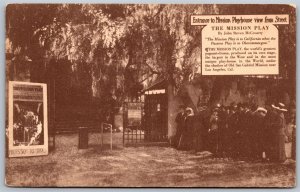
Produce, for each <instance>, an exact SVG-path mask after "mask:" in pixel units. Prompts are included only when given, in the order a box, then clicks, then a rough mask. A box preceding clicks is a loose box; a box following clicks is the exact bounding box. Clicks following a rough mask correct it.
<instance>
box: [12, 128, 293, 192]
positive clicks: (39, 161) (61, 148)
mask: <svg viewBox="0 0 300 192" xmlns="http://www.w3.org/2000/svg"><path fill="white" fill-rule="evenodd" d="M121 135H122V133H115V134H114V143H115V144H114V149H113V150H112V151H111V150H109V145H106V146H105V149H101V147H100V135H99V134H98V133H93V134H90V135H89V148H88V149H80V150H79V149H78V135H77V134H71V135H58V136H57V138H56V149H55V150H54V151H52V152H50V153H49V155H48V156H40V157H25V158H7V159H6V183H7V185H9V186H32V187H33V186H34V187H37V186H43V187H44V186H58V187H68V186H72V187H78V186H80V187H86V186H89V187H91V186H94V187H110V186H113V187H258V186H260V187H293V186H294V185H295V163H294V162H289V163H285V164H274V163H261V162H258V163H253V162H251V163H250V162H244V161H234V160H231V159H217V158H213V157H212V156H211V154H210V153H209V152H201V153H193V152H187V151H178V150H176V149H173V148H171V147H159V146H147V147H143V146H140V147H125V148H124V147H122V140H121V138H122V137H121ZM116 141H117V142H116ZM104 143H105V144H108V143H109V138H108V137H106V138H105V142H104Z"/></svg>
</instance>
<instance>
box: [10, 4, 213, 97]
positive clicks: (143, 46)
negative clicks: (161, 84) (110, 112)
mask: <svg viewBox="0 0 300 192" xmlns="http://www.w3.org/2000/svg"><path fill="white" fill-rule="evenodd" d="M216 13H218V8H217V7H216V6H215V5H185V6H182V5H171V4H168V5H155V4H141V5H140V4H135V5H117V4H116V5H94V4H84V5H83V4H59V5H55V4H53V5H25V6H24V5H22V6H19V5H13V7H8V9H7V14H8V16H7V18H8V20H7V31H8V36H7V37H8V39H9V40H10V41H11V42H12V47H13V49H15V50H16V49H17V48H21V49H22V50H23V52H22V51H21V52H22V54H29V55H34V54H35V53H36V51H35V50H37V47H34V48H35V49H32V47H33V46H32V45H33V42H34V44H38V45H39V50H38V51H39V54H40V55H41V57H44V58H48V59H49V58H53V59H56V60H60V59H67V60H69V61H70V62H71V63H72V69H73V71H74V72H75V73H76V71H77V70H78V67H77V65H78V63H80V64H82V63H86V65H88V66H90V73H91V75H92V81H93V83H92V85H91V88H92V91H93V95H94V96H98V97H99V96H101V94H102V93H103V92H104V90H105V88H107V86H108V85H111V86H112V88H111V90H112V91H111V92H112V93H110V94H113V95H114V94H115V93H116V92H124V91H125V92H130V91H132V90H134V91H133V92H138V91H139V90H140V89H141V85H142V84H144V85H146V84H147V82H146V81H145V79H147V78H154V77H158V76H163V77H164V78H165V79H166V80H168V82H170V83H175V84H176V85H177V87H179V86H180V85H181V84H182V81H184V80H189V78H191V77H192V76H193V74H194V73H195V72H199V68H201V66H200V63H201V59H200V58H201V57H200V55H201V49H200V45H201V28H200V27H191V26H190V15H191V14H216ZM14 19H17V20H14ZM16 29H18V30H16ZM20 29H22V30H21V32H23V33H22V34H20V31H19V30H20ZM28 50H29V51H28ZM30 51H31V53H30ZM137 87H138V88H137ZM121 95H122V94H121Z"/></svg>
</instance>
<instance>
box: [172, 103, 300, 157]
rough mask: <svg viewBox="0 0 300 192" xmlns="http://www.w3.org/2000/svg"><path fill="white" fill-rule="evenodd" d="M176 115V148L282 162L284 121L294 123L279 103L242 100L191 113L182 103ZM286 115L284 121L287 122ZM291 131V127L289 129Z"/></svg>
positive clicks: (285, 128) (292, 116) (293, 138)
mask: <svg viewBox="0 0 300 192" xmlns="http://www.w3.org/2000/svg"><path fill="white" fill-rule="evenodd" d="M180 108H181V109H180V110H181V111H180V112H179V113H178V114H177V116H176V123H177V133H176V135H175V142H174V143H175V147H176V148H178V149H180V150H192V149H194V150H196V151H204V150H208V151H210V152H212V153H213V154H214V155H215V156H217V157H231V158H238V159H248V160H267V161H273V162H284V161H285V160H286V152H285V142H287V141H288V140H289V141H292V143H293V146H292V147H293V150H292V151H295V134H293V137H292V138H290V137H288V134H287V124H288V123H290V124H294V125H293V128H294V129H295V128H296V125H295V115H290V113H289V114H288V113H287V112H288V109H287V108H286V106H285V105H284V104H283V103H277V104H272V105H267V106H266V107H265V108H263V107H258V106H255V105H249V104H242V103H239V104H237V105H231V106H221V105H220V104H217V105H216V106H214V107H213V108H212V109H210V110H206V111H203V112H202V113H201V112H200V113H197V114H194V112H193V109H192V108H189V107H185V106H181V107H180ZM287 116H289V117H288V121H289V122H287ZM293 133H295V130H293ZM292 157H293V158H295V153H292Z"/></svg>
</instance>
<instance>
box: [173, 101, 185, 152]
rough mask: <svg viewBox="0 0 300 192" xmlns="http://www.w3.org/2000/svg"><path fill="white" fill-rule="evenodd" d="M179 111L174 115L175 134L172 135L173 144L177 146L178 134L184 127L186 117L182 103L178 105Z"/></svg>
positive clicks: (180, 133)
mask: <svg viewBox="0 0 300 192" xmlns="http://www.w3.org/2000/svg"><path fill="white" fill-rule="evenodd" d="M179 110H180V111H179V113H178V114H177V115H176V118H175V122H176V134H175V137H174V146H176V147H178V144H179V139H180V136H181V135H182V130H183V128H184V121H185V118H186V114H185V111H184V110H185V107H184V106H183V105H180V106H179Z"/></svg>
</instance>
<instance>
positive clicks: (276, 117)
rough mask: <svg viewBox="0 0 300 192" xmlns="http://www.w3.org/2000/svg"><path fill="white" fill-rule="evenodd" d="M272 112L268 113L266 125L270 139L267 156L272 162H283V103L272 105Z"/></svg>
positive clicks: (284, 155) (285, 110)
mask: <svg viewBox="0 0 300 192" xmlns="http://www.w3.org/2000/svg"><path fill="white" fill-rule="evenodd" d="M272 108H273V112H272V113H271V114H270V118H269V119H268V122H267V126H268V127H269V130H270V135H271V139H270V140H269V142H270V146H271V148H270V150H269V158H270V160H271V161H273V162H284V161H285V160H286V154H285V126H286V122H285V117H284V113H285V112H287V109H285V105H284V104H282V103H278V105H272Z"/></svg>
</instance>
